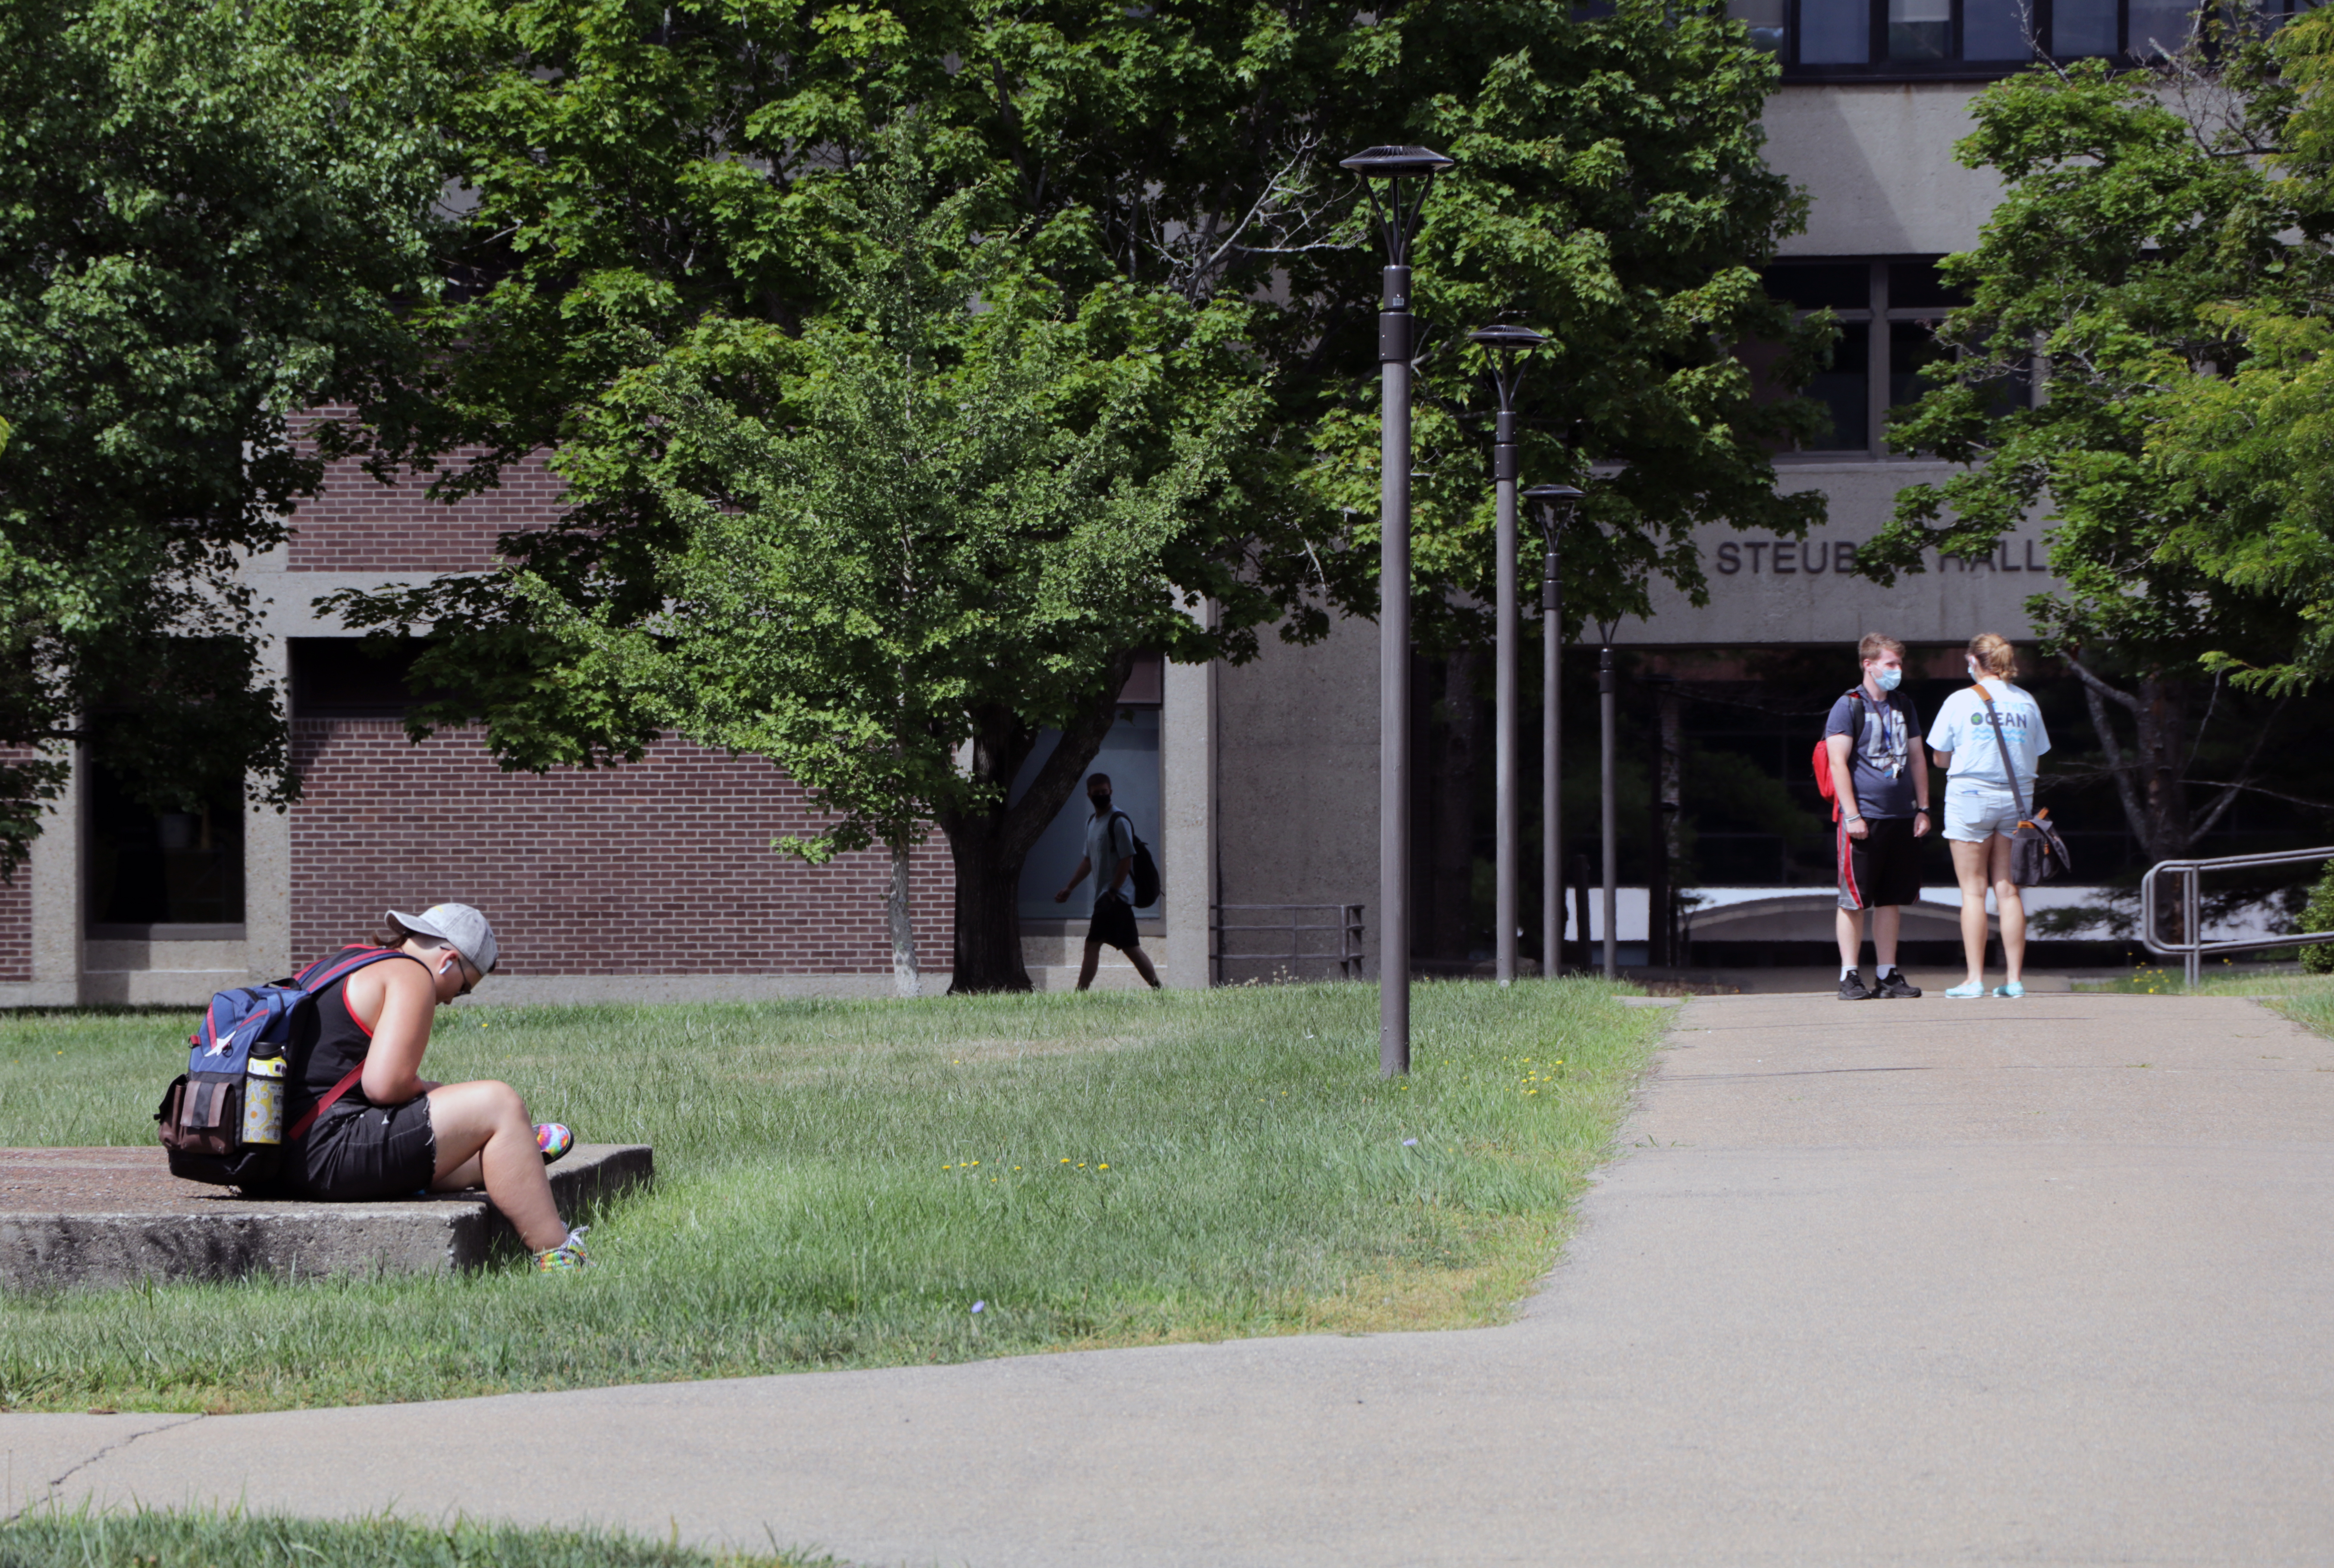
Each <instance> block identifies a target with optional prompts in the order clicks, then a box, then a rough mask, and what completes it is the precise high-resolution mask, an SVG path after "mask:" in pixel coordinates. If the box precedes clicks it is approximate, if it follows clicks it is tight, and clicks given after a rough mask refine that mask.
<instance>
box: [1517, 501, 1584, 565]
mask: <svg viewBox="0 0 2334 1568" xmlns="http://www.w3.org/2000/svg"><path fill="white" fill-rule="evenodd" d="M1522 498H1523V499H1524V500H1526V501H1529V502H1530V503H1532V505H1536V506H1538V508H1539V531H1540V533H1541V534H1542V535H1543V536H1544V537H1545V538H1546V539H1547V540H1548V549H1549V550H1551V551H1553V550H1554V549H1555V548H1556V535H1557V533H1558V530H1560V529H1561V528H1562V527H1563V526H1564V525H1565V524H1567V523H1568V522H1570V521H1571V520H1572V509H1573V508H1574V507H1575V506H1577V505H1579V504H1580V499H1581V493H1580V492H1579V491H1577V490H1576V489H1574V488H1573V487H1572V486H1569V485H1535V486H1532V487H1531V488H1530V489H1529V490H1527V491H1525V492H1524V493H1523V496H1522Z"/></svg>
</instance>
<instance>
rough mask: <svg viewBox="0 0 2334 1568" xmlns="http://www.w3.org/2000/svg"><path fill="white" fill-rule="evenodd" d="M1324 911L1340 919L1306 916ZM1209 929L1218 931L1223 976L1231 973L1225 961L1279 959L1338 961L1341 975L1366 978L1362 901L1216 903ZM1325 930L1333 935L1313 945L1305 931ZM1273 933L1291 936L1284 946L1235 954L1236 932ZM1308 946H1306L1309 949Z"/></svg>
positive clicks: (1220, 974) (1291, 963)
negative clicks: (1240, 917)
mask: <svg viewBox="0 0 2334 1568" xmlns="http://www.w3.org/2000/svg"><path fill="white" fill-rule="evenodd" d="M1324 911H1328V912H1330V913H1332V914H1333V915H1334V916H1335V917H1336V918H1335V919H1329V920H1307V919H1305V918H1304V917H1306V916H1308V915H1317V914H1320V913H1322V912H1324ZM1227 915H1271V916H1274V917H1278V918H1276V919H1251V920H1228V919H1225V918H1224V917H1226V916H1227ZM1210 928H1211V929H1213V931H1214V932H1215V935H1216V963H1217V975H1216V977H1217V978H1218V979H1219V980H1222V979H1227V978H1229V977H1230V976H1226V975H1225V974H1224V973H1223V972H1222V966H1224V965H1225V964H1234V963H1271V962H1274V961H1276V960H1277V961H1278V962H1280V963H1283V964H1286V965H1288V966H1290V967H1291V972H1292V973H1293V972H1294V966H1296V965H1297V964H1335V965H1336V967H1337V976H1338V977H1339V978H1340V979H1345V980H1358V979H1360V978H1361V977H1362V906H1361V905H1359V904H1218V905H1216V906H1215V909H1214V919H1213V920H1212V921H1211V923H1210ZM1314 932H1327V933H1332V934H1333V935H1334V937H1335V940H1334V942H1333V941H1332V940H1330V938H1328V937H1316V938H1314V939H1313V940H1312V941H1311V942H1310V943H1309V944H1308V942H1307V933H1314ZM1259 934H1262V935H1270V936H1272V937H1276V938H1281V937H1285V938H1288V947H1287V948H1286V949H1285V950H1280V949H1276V950H1275V951H1272V952H1267V953H1235V952H1232V951H1231V950H1230V946H1229V944H1230V940H1231V939H1232V938H1235V937H1252V936H1258V935H1259ZM1308 947H1309V948H1310V950H1309V951H1308V950H1307V948H1308Z"/></svg>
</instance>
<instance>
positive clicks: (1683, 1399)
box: [0, 995, 2334, 1568]
mask: <svg viewBox="0 0 2334 1568" xmlns="http://www.w3.org/2000/svg"><path fill="white" fill-rule="evenodd" d="M1625 1142H1626V1144H1627V1147H1626V1148H1625V1150H1624V1151H1623V1152H1624V1155H1625V1158H1624V1159H1621V1160H1620V1161H1619V1162H1618V1163H1616V1164H1615V1166H1613V1167H1612V1168H1611V1169H1609V1170H1608V1172H1607V1174H1606V1179H1605V1181H1604V1182H1603V1183H1602V1185H1601V1187H1600V1188H1598V1190H1596V1192H1595V1193H1594V1194H1592V1195H1591V1196H1590V1197H1589V1198H1587V1202H1586V1205H1585V1209H1584V1216H1583V1217H1584V1226H1583V1229H1582V1233H1581V1235H1580V1236H1579V1238H1578V1240H1577V1242H1576V1244H1575V1245H1574V1246H1573V1247H1572V1249H1571V1251H1570V1253H1569V1255H1568V1256H1567V1261H1566V1263H1565V1264H1564V1265H1563V1266H1562V1267H1560V1268H1559V1269H1558V1271H1557V1272H1556V1273H1555V1274H1554V1275H1551V1276H1550V1277H1549V1278H1548V1281H1547V1282H1546V1283H1545V1284H1544V1285H1543V1287H1542V1289H1541V1291H1540V1293H1539V1294H1538V1295H1537V1296H1535V1297H1534V1298H1533V1299H1532V1301H1531V1302H1530V1303H1529V1305H1528V1306H1527V1307H1526V1309H1525V1310H1524V1312H1523V1313H1522V1316H1521V1318H1520V1320H1519V1322H1518V1323H1514V1324H1512V1325H1510V1326H1509V1327H1505V1328H1500V1329H1492V1330H1484V1331H1479V1332H1463V1333H1447V1334H1417V1335H1385V1336H1378V1337H1371V1338H1355V1339H1338V1338H1314V1339H1288V1340H1269V1341H1251V1342H1239V1343H1232V1344H1221V1345H1204V1346H1179V1347H1171V1348H1166V1349H1160V1350H1149V1351H1123V1352H1095V1353H1090V1354H1082V1355H1059V1356H1037V1357H1030V1358H1026V1359H1022V1360H1017V1361H994V1362H988V1363H980V1364H974V1365H966V1366H954V1367H939V1368H920V1369H916V1368H911V1369H901V1370H897V1371H878V1372H843V1373H827V1374H817V1375H805V1376H796V1377H782V1378H767V1379H757V1380H742V1381H735V1382H723V1383H696V1384H662V1385H655V1386H649V1387H639V1388H628V1389H612V1390H597V1391H593V1392H585V1393H574V1394H554V1395H523V1396H512V1397H506V1398H501V1399H489V1400H468V1401H462V1402H457V1403H450V1404H440V1405H409V1406H398V1407H390V1408H374V1409H335V1410H316V1411H306V1412H298V1413H290V1414H283V1415H265V1416H236V1417H226V1418H215V1419H202V1418H194V1419H188V1418H174V1417H132V1416H114V1417H81V1416H72V1417H64V1416H60V1417H44V1416H10V1417H0V1448H6V1449H8V1450H9V1451H10V1454H11V1457H10V1460H9V1466H10V1469H11V1473H12V1474H13V1476H14V1486H15V1488H16V1497H17V1501H18V1502H19V1503H21V1502H22V1501H23V1499H24V1496H25V1495H26V1494H27V1491H28V1490H29V1491H31V1492H32V1493H34V1494H35V1495H37V1494H39V1493H41V1492H43V1491H48V1492H49V1493H50V1495H53V1496H59V1497H62V1498H63V1499H65V1500H68V1501H76V1500H79V1499H81V1498H82V1497H95V1498H98V1499H100V1500H104V1501H111V1502H117V1503H118V1502H124V1501H127V1500H129V1499H131V1498H138V1499H142V1500H144V1501H147V1502H150V1503H178V1502H185V1501H188V1500H200V1499H206V1498H209V1499H222V1500H229V1501H234V1500H242V1501H246V1502H247V1503H249V1504H251V1505H256V1506H259V1507H263V1508H282V1509H288V1510H293V1511H296V1512H301V1513H311V1514H321V1513H338V1512H343V1511H349V1510H359V1509H378V1508H390V1507H394V1508H397V1509H400V1510H404V1511H408V1512H415V1513H420V1514H424V1515H437V1514H439V1513H443V1512H449V1511H453V1510H462V1511H465V1512H468V1513H471V1514H478V1515H507V1516H512V1517H516V1518H521V1519H527V1520H543V1521H562V1520H575V1519H584V1518H588V1519H593V1520H599V1521H603V1522H607V1523H612V1524H622V1525H628V1526H631V1527H632V1528H634V1529H637V1530H640V1531H642V1532H644V1533H647V1534H656V1535H662V1534H666V1533H667V1532H668V1531H669V1530H670V1529H671V1528H673V1527H675V1526H676V1525H677V1526H678V1528H679V1530H680V1534H682V1535H683V1536H684V1537H685V1538H695V1539H699V1540H704V1541H721V1542H730V1543H734V1544H738V1545H741V1546H767V1544H768V1543H769V1542H771V1541H772V1540H776V1542H778V1543H781V1544H805V1545H816V1546H820V1547H824V1548H825V1549H828V1550H831V1551H833V1552H835V1553H836V1554H840V1555H842V1556H844V1557H845V1558H847V1559H850V1560H852V1561H854V1562H857V1563H918V1564H922V1563H950V1564H953V1563H969V1564H973V1565H975V1568H1005V1565H1008V1564H1023V1563H1028V1564H1040V1563H1042V1564H1057V1565H1060V1568H1072V1565H1076V1568H1087V1565H1090V1564H1101V1563H1162V1564H1164V1563H1179V1564H1180V1563H1189V1564H1211V1565H1212V1564H1227V1563H1256V1564H1275V1565H1279V1564H1309V1563H1320V1564H1332V1563H1335V1564H1351V1563H1452V1564H1461V1563H1551V1562H1558V1561H1580V1562H1591V1563H1635V1562H1650V1563H1704V1562H1727V1563H1741V1562H1784V1561H1788V1562H1794V1563H1876V1562H1921V1563H1928V1562H1944V1561H1960V1560H1976V1561H1988V1562H1999V1561H2016V1562H2021V1563H2099V1562H2130V1561H2140V1560H2144V1561H2147V1562H2247V1563H2260V1562H2324V1561H2327V1560H2328V1559H2329V1557H2334V1486H2329V1482H2328V1469H2329V1454H2334V1329H2329V1312H2328V1308H2329V1303H2334V1244H2329V1218H2334V1212H2329V1211H2334V1204H2329V1191H2334V1044H2329V1043H2328V1042H2326V1041H2324V1040H2322V1039H2320V1038H2319V1037H2318V1036H2316V1035H2314V1034H2309V1033H2308V1032H2306V1031H2304V1030H2301V1029H2300V1028H2298V1027H2296V1026H2293V1025H2291V1024H2287V1023H2285V1022H2284V1021H2282V1020H2281V1019H2280V1018H2278V1017H2277V1016H2275V1015H2272V1014H2271V1013H2270V1012H2268V1011H2267V1010H2265V1009H2263V1008H2262V1007H2259V1006H2257V1005H2253V1004H2251V1003H2246V1002H2240V1001H2232V1000H2224V999H2203V998H2197V999H2191V998H2181V997H2133V996H2094V995H2075V996H2030V997H2029V998H2027V999H2026V1000H2025V1001H2023V1002H2021V1003H1997V1002H1991V1001H1989V1002H1982V1003H1968V1004H1961V1003H1948V1002H1944V1001H1943V1000H1940V999H1936V998H1934V997H1933V998H1930V999H1926V1000H1924V1001H1921V1002H1889V1003H1866V1004H1857V1005H1845V1004H1840V1003H1837V1002H1832V1001H1825V1000H1811V999H1808V998H1804V997H1765V996H1739V997H1725V998H1717V999H1708V1000H1696V1001H1693V1002H1689V1003H1688V1004H1687V1005H1685V1006H1684V1007H1683V1009H1681V1011H1680V1012H1679V1014H1678V1015H1677V1026H1676V1029H1675V1031H1674V1033H1673V1037H1672V1042H1671V1049H1670V1050H1669V1051H1668V1052H1667V1053H1666V1054H1665V1056H1664V1060H1663V1063H1662V1065H1661V1068H1660V1070H1659V1072H1658V1073H1657V1074H1656V1075H1655V1077H1654V1079H1653V1081H1652V1082H1650V1083H1649V1085H1648V1088H1647V1092H1646V1094H1645V1097H1644V1104H1643V1106H1642V1107H1641V1109H1640V1111H1639V1112H1638V1114H1637V1115H1636V1116H1635V1118H1634V1120H1633V1121H1632V1122H1631V1124H1630V1126H1629V1128H1628V1130H1627V1131H1626V1133H1625Z"/></svg>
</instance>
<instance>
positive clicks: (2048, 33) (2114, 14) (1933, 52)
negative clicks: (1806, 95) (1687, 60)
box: [1727, 0, 2310, 80]
mask: <svg viewBox="0 0 2334 1568" xmlns="http://www.w3.org/2000/svg"><path fill="white" fill-rule="evenodd" d="M2309 5H2310V0H2265V3H2264V4H2263V5H2262V14H2263V16H2264V17H2265V18H2267V19H2268V20H2269V21H2270V22H2271V24H2275V23H2277V22H2280V21H2282V20H2284V19H2285V18H2286V17H2288V16H2291V15H2292V14H2295V13H2296V12H2298V11H2301V10H2306V9H2308V8H2309ZM1727 9H1728V11H1729V12H1730V14H1732V15H1733V16H1734V18H1735V19H1736V20H1737V21H1740V22H1741V23H1742V24H1745V25H1746V26H1748V27H1749V28H1750V29H1751V42H1752V43H1756V44H1757V45H1758V46H1759V47H1760V48H1761V49H1766V50H1769V51H1771V52H1772V53H1777V54H1779V55H1781V56H1782V60H1783V70H1784V73H1785V74H1786V75H1788V76H1794V77H1802V78H1813V79H1817V80H1821V79H1824V78H1827V77H1873V76H1884V77H1920V76H1937V77H1946V78H1953V77H1963V78H1985V77H1992V76H2002V75H2007V74H2008V73H2010V72H2012V71H2015V70H2017V69H2019V68H2020V67H2021V66H2022V65H2024V64H2026V63H2028V62H2029V61H2030V60H2032V59H2033V57H2034V52H2035V46H2036V45H2037V44H2038V43H2040V44H2041V45H2043V46H2044V47H2046V48H2047V49H2048V50H2049V53H2050V54H2052V55H2053V56H2055V57H2056V58H2058V59H2060V60H2077V59H2082V58H2084V57H2086V56H2094V55H2106V56H2110V57H2113V58H2117V59H2121V60H2126V61H2139V60H2148V59H2155V58H2157V57H2160V56H2162V55H2164V54H2165V53H2170V52H2171V51H2173V50H2175V49H2177V48H2179V47H2180V46H2181V45H2182V44H2184V43H2186V42H2187V41H2188V39H2189V37H2190V34H2191V32H2192V30H2193V28H2194V19H2195V14H2196V7H2195V6H2194V5H2193V4H2184V3H2183V0H1731V3H1730V4H1729V5H1728V7H1727ZM2030 29H2031V34H2030V33H2029V30H2030Z"/></svg>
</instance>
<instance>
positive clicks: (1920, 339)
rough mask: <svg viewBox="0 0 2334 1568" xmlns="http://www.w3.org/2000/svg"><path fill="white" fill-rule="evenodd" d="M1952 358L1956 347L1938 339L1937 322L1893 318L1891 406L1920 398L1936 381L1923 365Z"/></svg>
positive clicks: (1890, 352) (1890, 373) (1889, 384)
mask: <svg viewBox="0 0 2334 1568" xmlns="http://www.w3.org/2000/svg"><path fill="white" fill-rule="evenodd" d="M1951 358H1953V354H1952V351H1950V350H1948V349H1947V348H1945V346H1944V345H1943V344H1942V343H1940V342H1938V341H1937V323H1936V322H1889V323H1888V406H1889V407H1890V408H1892V409H1894V408H1896V407H1898V406H1900V405H1902V404H1905V403H1914V402H1918V401H1919V400H1920V398H1921V394H1922V393H1924V392H1925V391H1927V390H1929V389H1930V388H1931V387H1933V386H1934V385H1936V383H1935V382H1934V381H1932V380H1929V379H1928V378H1927V377H1925V376H1924V375H1922V374H1921V367H1922V366H1924V365H1933V364H1934V363H1936V362H1937V361H1939V360H1949V359H1951Z"/></svg>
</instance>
